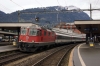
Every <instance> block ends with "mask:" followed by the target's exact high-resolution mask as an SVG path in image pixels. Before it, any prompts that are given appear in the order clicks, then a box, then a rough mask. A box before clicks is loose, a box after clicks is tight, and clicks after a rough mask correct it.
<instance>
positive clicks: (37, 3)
mask: <svg viewBox="0 0 100 66" xmlns="http://www.w3.org/2000/svg"><path fill="white" fill-rule="evenodd" d="M90 3H91V5H92V9H96V8H100V1H99V0H0V11H3V12H5V13H11V12H14V11H17V10H24V9H28V8H37V7H48V6H71V5H73V6H76V7H78V8H80V9H89V7H90ZM85 12H86V13H87V14H88V15H89V11H85ZM92 18H93V19H100V11H92Z"/></svg>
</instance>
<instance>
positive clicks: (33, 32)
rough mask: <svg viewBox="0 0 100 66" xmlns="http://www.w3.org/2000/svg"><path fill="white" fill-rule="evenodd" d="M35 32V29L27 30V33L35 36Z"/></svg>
mask: <svg viewBox="0 0 100 66" xmlns="http://www.w3.org/2000/svg"><path fill="white" fill-rule="evenodd" d="M37 32H38V30H37V29H30V30H29V35H32V36H36V35H37Z"/></svg>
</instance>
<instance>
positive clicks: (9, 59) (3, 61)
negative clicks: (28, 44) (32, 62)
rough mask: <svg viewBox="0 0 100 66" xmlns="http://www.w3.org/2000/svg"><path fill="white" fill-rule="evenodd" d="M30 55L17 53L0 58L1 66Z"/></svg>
mask: <svg viewBox="0 0 100 66" xmlns="http://www.w3.org/2000/svg"><path fill="white" fill-rule="evenodd" d="M28 55H29V54H26V53H21V52H16V53H12V54H8V55H4V56H1V57H0V66H3V65H5V64H7V63H10V62H12V61H15V60H18V59H21V58H23V57H26V56H28Z"/></svg>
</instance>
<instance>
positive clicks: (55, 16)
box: [0, 6, 90, 23]
mask: <svg viewBox="0 0 100 66" xmlns="http://www.w3.org/2000/svg"><path fill="white" fill-rule="evenodd" d="M65 10H66V11H67V10H73V11H68V12H64V11H65ZM48 11H53V13H46V12H48ZM61 11H62V12H61ZM23 12H28V13H27V14H25V13H24V14H23ZM37 12H41V13H37ZM42 12H45V13H42ZM30 13H31V14H30ZM32 13H34V14H32ZM19 16H20V17H19V19H20V20H19V21H20V22H35V17H39V23H46V22H49V23H58V22H71V23H72V22H74V20H90V17H89V16H88V15H87V14H86V13H85V12H83V11H82V10H81V9H80V8H77V7H75V6H65V7H62V6H53V7H45V8H31V9H25V10H21V11H20V15H19ZM0 22H18V11H16V12H13V13H11V14H5V13H4V12H2V11H0Z"/></svg>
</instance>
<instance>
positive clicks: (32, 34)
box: [18, 25, 56, 52]
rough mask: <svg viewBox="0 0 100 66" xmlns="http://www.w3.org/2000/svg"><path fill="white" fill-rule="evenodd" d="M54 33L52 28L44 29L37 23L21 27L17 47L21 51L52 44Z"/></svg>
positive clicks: (54, 37)
mask: <svg viewBox="0 0 100 66" xmlns="http://www.w3.org/2000/svg"><path fill="white" fill-rule="evenodd" d="M55 40H56V34H55V32H54V31H52V30H48V29H44V28H42V27H40V26H38V25H32V26H30V27H21V33H20V36H19V44H18V47H19V48H20V50H21V51H27V52H32V51H35V50H37V49H38V48H40V47H43V46H48V45H51V44H54V43H55Z"/></svg>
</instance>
